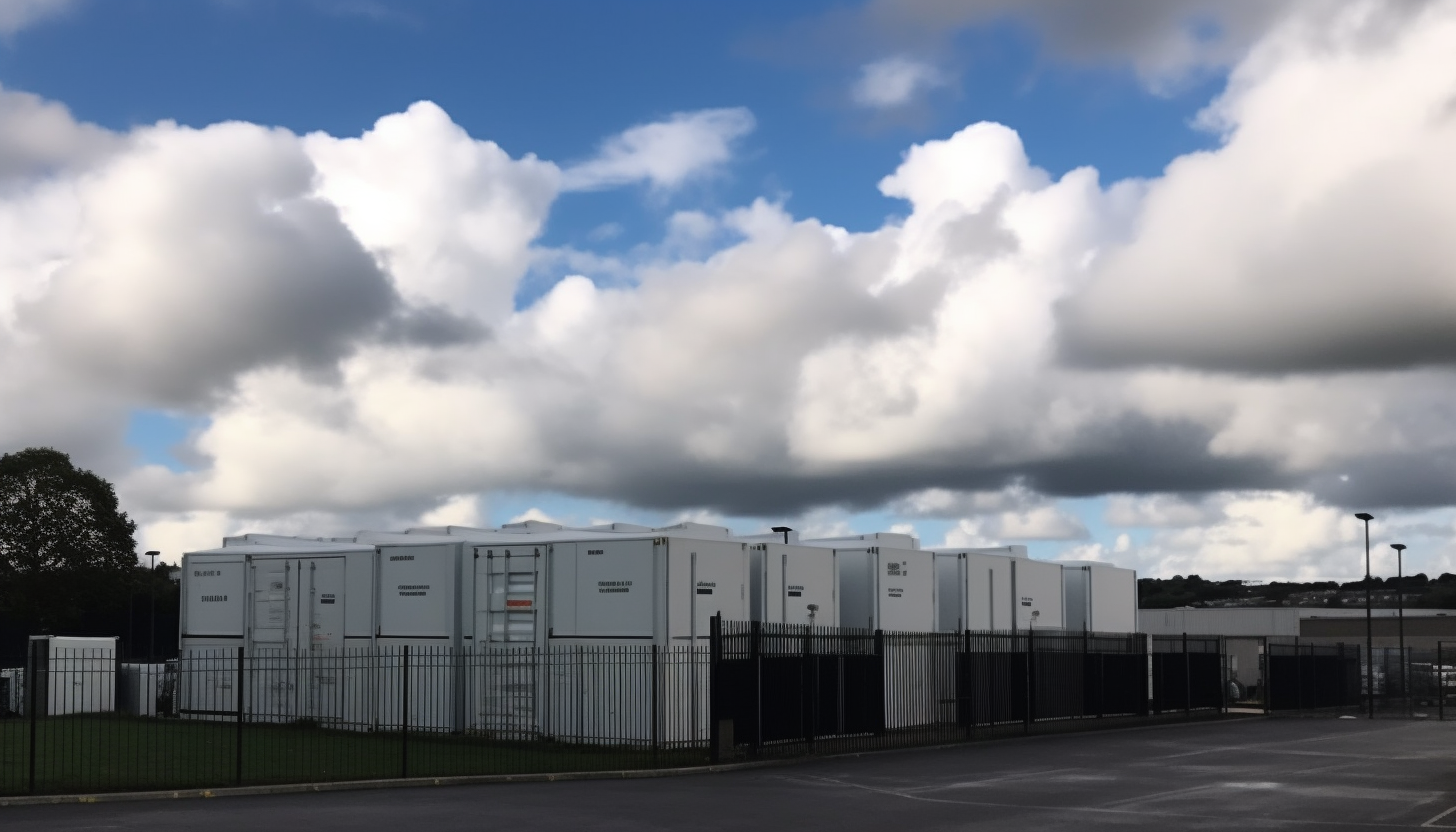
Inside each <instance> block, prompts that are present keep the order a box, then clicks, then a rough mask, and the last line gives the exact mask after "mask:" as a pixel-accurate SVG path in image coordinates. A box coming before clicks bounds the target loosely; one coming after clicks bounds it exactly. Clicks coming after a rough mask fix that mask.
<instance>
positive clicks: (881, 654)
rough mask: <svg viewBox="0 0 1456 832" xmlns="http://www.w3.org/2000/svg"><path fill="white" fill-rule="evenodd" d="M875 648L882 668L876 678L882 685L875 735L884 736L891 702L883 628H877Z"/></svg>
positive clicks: (877, 682)
mask: <svg viewBox="0 0 1456 832" xmlns="http://www.w3.org/2000/svg"><path fill="white" fill-rule="evenodd" d="M874 650H875V656H876V657H877V658H878V659H879V662H877V664H878V665H879V669H880V675H879V678H878V679H876V680H875V684H877V685H879V686H880V696H879V702H880V715H879V717H878V718H877V719H876V720H875V726H876V727H875V735H876V736H884V733H885V723H886V722H887V721H888V720H886V718H885V717H886V716H887V711H888V709H889V707H890V705H891V702H890V701H889V697H888V696H886V695H885V682H886V679H887V674H886V656H885V631H884V630H881V629H878V628H876V629H875V636H874Z"/></svg>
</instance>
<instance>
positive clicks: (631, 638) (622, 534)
mask: <svg viewBox="0 0 1456 832" xmlns="http://www.w3.org/2000/svg"><path fill="white" fill-rule="evenodd" d="M773 537H774V538H775V539H774V540H765V539H763V537H762V536H761V537H757V538H752V537H747V538H746V537H733V536H732V535H731V534H730V533H729V532H728V530H727V529H723V528H720V527H714V526H703V525H699V524H682V525H679V526H676V527H670V528H664V529H643V530H640V531H639V530H638V527H624V526H623V525H622V524H613V526H611V527H596V528H592V529H563V528H561V527H559V526H555V525H554V524H544V523H531V524H521V527H519V528H511V527H506V528H504V529H470V528H462V527H444V528H439V529H424V530H411V531H409V532H402V533H394V532H361V533H360V534H358V535H357V536H355V537H353V538H350V539H347V540H339V539H331V540H323V539H303V538H291V537H278V536H270V535H245V536H242V537H237V538H229V539H228V540H226V541H225V545H224V546H223V547H221V548H219V549H210V550H206V551H200V552H190V553H187V554H186V555H184V557H183V571H182V595H183V604H182V616H181V633H180V636H181V645H180V646H181V647H182V648H183V649H184V650H185V649H187V648H225V647H233V646H237V645H238V644H240V643H241V644H242V645H243V646H244V647H245V648H249V649H250V650H268V649H289V650H297V649H306V650H329V649H339V648H346V647H361V646H389V645H402V644H415V645H419V646H429V647H452V648H461V647H468V646H471V645H472V643H474V644H477V645H483V644H506V645H537V646H544V645H546V644H548V643H553V642H556V643H561V642H570V641H581V640H584V641H589V642H591V643H602V642H603V640H605V641H609V642H621V643H641V642H649V643H654V644H658V645H660V646H663V647H667V646H673V645H684V644H686V645H696V644H702V643H704V642H705V641H706V639H707V637H708V626H709V620H710V619H711V618H712V616H714V615H722V616H723V617H724V618H726V619H733V620H760V621H767V622H772V623H784V624H814V625H819V626H837V627H853V628H863V629H871V630H873V629H880V630H890V631H912V632H958V631H961V630H1010V631H1018V630H1027V629H1066V630H1092V631H1100V632H1132V631H1133V630H1135V629H1136V620H1137V619H1136V615H1137V610H1136V603H1137V602H1136V598H1137V591H1136V588H1137V584H1136V574H1135V573H1134V572H1133V571H1132V570H1128V569H1120V568H1117V567H1114V566H1110V565H1107V564H1102V563H1094V562H1074V563H1059V562H1050V561H1038V560H1033V559H1031V558H1028V557H1026V556H1025V549H1024V548H1023V547H1014V546H1013V547H1004V548H1001V549H961V550H951V549H937V550H926V549H920V548H919V546H918V543H917V541H916V540H915V539H914V538H913V537H910V536H908V535H898V534H884V533H881V534H874V535H862V536H857V537H852V538H837V539H827V540H806V541H791V542H782V541H780V540H779V539H778V535H774V536H773Z"/></svg>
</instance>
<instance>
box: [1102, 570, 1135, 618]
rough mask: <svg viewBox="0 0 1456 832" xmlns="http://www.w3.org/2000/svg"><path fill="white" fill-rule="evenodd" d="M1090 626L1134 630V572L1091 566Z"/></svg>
mask: <svg viewBox="0 0 1456 832" xmlns="http://www.w3.org/2000/svg"><path fill="white" fill-rule="evenodd" d="M1091 573H1092V629H1094V630H1096V631H1098V632H1102V633H1132V632H1136V631H1137V572H1134V571H1133V570H1131V569H1119V568H1117V567H1115V566H1101V565H1094V566H1093V567H1092V569H1091Z"/></svg>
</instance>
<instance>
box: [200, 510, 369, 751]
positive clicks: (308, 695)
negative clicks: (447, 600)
mask: <svg viewBox="0 0 1456 832" xmlns="http://www.w3.org/2000/svg"><path fill="white" fill-rule="evenodd" d="M374 559H375V550H374V547H372V546H360V545H356V544H346V543H330V542H322V541H317V540H304V539H299V538H287V537H282V536H276V535H246V536H241V537H236V538H231V539H230V540H229V545H226V546H224V547H222V548H220V549H210V550H205V551H200V552H189V553H187V554H185V555H183V559H182V615H181V628H182V632H181V644H180V653H179V674H178V679H177V691H176V696H177V702H178V710H179V713H180V714H181V715H182V716H190V717H202V718H212V719H218V718H226V714H228V713H229V712H234V711H236V709H237V699H236V697H235V685H236V682H237V671H238V666H237V648H238V647H239V646H242V647H244V648H245V651H246V655H247V656H249V657H250V659H249V661H248V665H247V667H248V670H249V675H248V678H247V691H246V696H245V707H246V709H247V711H248V712H249V714H250V715H251V718H254V719H260V720H272V721H279V722H290V721H293V720H296V719H313V720H317V721H319V722H321V723H324V724H330V725H340V724H351V725H369V724H372V723H373V720H374V707H373V705H372V701H371V695H364V696H360V695H358V691H356V690H354V689H352V688H351V683H352V684H353V685H357V684H360V683H361V682H360V679H361V678H362V676H363V673H364V670H363V669H362V668H360V667H359V666H358V663H357V662H356V663H354V665H353V666H351V665H350V664H349V663H348V662H345V661H344V660H343V659H342V658H341V657H340V654H341V653H342V652H343V650H344V648H346V647H356V648H357V647H368V646H369V645H370V644H372V643H373V626H374V606H375V605H374V603H373V595H374V592H373V587H374ZM306 657H312V658H307V659H306ZM351 676H352V677H359V678H351Z"/></svg>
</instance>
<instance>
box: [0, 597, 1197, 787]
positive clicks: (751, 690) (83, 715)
mask: <svg viewBox="0 0 1456 832" xmlns="http://www.w3.org/2000/svg"><path fill="white" fill-rule="evenodd" d="M711 633H712V635H711V638H710V639H708V643H707V645H704V646H702V647H686V646H685V647H674V648H666V647H662V646H660V645H652V644H648V645H614V646H607V645H583V644H560V645H553V646H551V647H548V648H539V647H520V648H515V647H511V648H505V647H502V648H490V649H480V648H476V649H464V650H459V649H445V648H438V647H426V646H418V645H412V646H404V645H400V646H391V647H383V646H376V647H370V648H365V649H347V650H346V649H332V650H326V649H300V650H281V649H275V650H257V651H246V650H244V649H240V648H237V647H234V648H231V649H215V650H197V649H193V650H189V651H184V652H183V654H182V655H181V656H180V657H179V658H178V659H176V660H173V661H169V662H166V663H163V664H159V663H140V662H136V663H134V662H130V661H128V660H127V659H126V658H125V657H124V656H122V655H120V653H119V652H118V651H117V650H115V649H110V650H109V651H103V652H96V651H81V650H66V649H63V648H61V647H58V646H57V645H56V644H55V643H51V644H49V645H47V646H45V647H44V648H43V649H42V648H40V647H37V649H35V650H33V651H32V652H31V654H30V655H27V656H23V657H16V658H15V659H12V660H11V661H4V660H0V683H3V684H0V795H5V794H25V793H36V794H43V793H60V792H86V791H123V790H133V789H168V790H174V789H183V788H216V787H221V786H229V785H235V784H258V783H284V782H318V781H330V780H358V779H375V778H385V777H414V776H430V777H436V776H451V775H474V774H519V773H528V772H564V771H589V770H602V769H641V768H652V767H658V766H685V765H698V764H703V763H707V762H709V761H711V760H714V759H726V758H733V757H742V756H747V755H755V754H756V755H777V756H795V755H807V754H824V753H836V752H841V751H854V750H861V749H877V748H892V747H908V746H915V745H930V744H940V743H948V742H959V741H964V740H967V739H973V738H977V737H994V736H1001V735H1005V734H1010V733H1022V732H1031V731H1042V730H1058V729H1064V728H1076V727H1094V726H1097V725H1112V724H1125V723H1127V722H1129V721H1137V720H1146V719H1155V718H1157V717H1158V716H1159V714H1160V713H1165V714H1169V715H1172V716H1175V717H1182V716H1185V715H1188V714H1191V713H1192V712H1194V711H1198V710H1200V709H1202V710H1204V711H1206V712H1210V713H1216V712H1217V708H1219V707H1220V705H1221V701H1222V700H1221V699H1220V693H1219V683H1220V679H1219V675H1218V673H1217V672H1216V671H1217V668H1218V667H1219V664H1218V662H1219V654H1218V652H1217V651H1218V644H1219V643H1218V641H1217V640H1216V639H1206V638H1199V637H1193V636H1190V637H1187V638H1179V639H1175V640H1168V639H1158V638H1149V637H1147V636H1143V635H1133V634H1100V633H1070V632H1062V631H1054V630H1038V631H1034V632H1024V631H1023V632H1018V633H1007V632H961V633H900V632H876V631H865V630H851V629H834V628H820V627H805V626H785V625H766V624H760V623H751V622H734V621H723V620H721V619H714V620H713V622H712V625H711Z"/></svg>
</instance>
